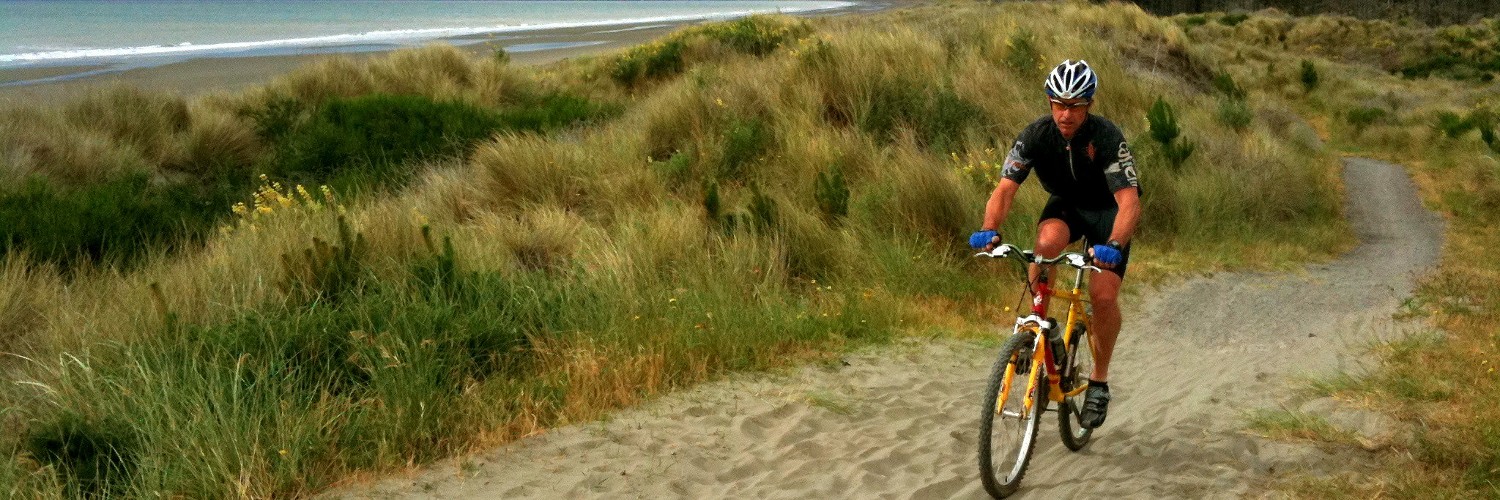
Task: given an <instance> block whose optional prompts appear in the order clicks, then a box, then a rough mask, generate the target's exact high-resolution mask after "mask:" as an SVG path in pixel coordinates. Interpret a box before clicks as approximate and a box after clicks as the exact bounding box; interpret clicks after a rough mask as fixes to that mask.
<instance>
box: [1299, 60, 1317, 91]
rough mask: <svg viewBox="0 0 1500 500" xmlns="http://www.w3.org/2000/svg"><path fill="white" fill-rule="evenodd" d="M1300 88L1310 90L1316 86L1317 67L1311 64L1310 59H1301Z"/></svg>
mask: <svg viewBox="0 0 1500 500" xmlns="http://www.w3.org/2000/svg"><path fill="white" fill-rule="evenodd" d="M1301 78H1302V88H1303V89H1305V90H1306V91H1308V92H1312V90H1313V89H1314V88H1317V86H1318V68H1317V67H1315V66H1313V63H1312V61H1309V60H1307V59H1303V60H1302V76H1301Z"/></svg>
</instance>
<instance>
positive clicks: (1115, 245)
mask: <svg viewBox="0 0 1500 500" xmlns="http://www.w3.org/2000/svg"><path fill="white" fill-rule="evenodd" d="M1104 246H1107V247H1110V248H1113V249H1115V250H1120V251H1124V250H1125V246H1124V245H1121V244H1120V242H1119V240H1109V243H1105V244H1104Z"/></svg>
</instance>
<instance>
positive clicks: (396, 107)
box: [273, 95, 531, 188]
mask: <svg viewBox="0 0 1500 500" xmlns="http://www.w3.org/2000/svg"><path fill="white" fill-rule="evenodd" d="M528 118H531V117H523V118H521V119H520V120H521V121H523V122H526V120H527V119H528ZM502 123H503V122H502V120H501V119H500V118H499V117H497V116H496V115H495V114H494V113H491V112H489V111H486V110H484V109H480V108H476V107H474V106H471V105H468V104H463V103H458V102H437V101H433V100H432V99H429V98H426V97H418V96H390V95H372V96H365V97H355V98H350V99H334V100H332V101H330V102H329V103H327V104H326V105H324V106H323V107H322V108H320V109H318V111H317V112H316V113H315V114H313V116H312V117H311V118H309V119H308V121H307V122H306V123H305V124H304V125H302V126H299V127H297V129H296V131H295V133H293V134H292V135H291V136H290V137H289V138H288V139H287V141H286V142H284V143H283V144H282V146H281V152H280V154H279V155H278V158H277V160H276V164H275V165H273V168H274V170H273V173H275V174H277V175H280V176H283V177H288V178H292V179H294V180H298V181H305V182H309V183H317V182H327V183H328V184H333V185H335V186H336V187H340V188H346V187H348V186H351V185H352V186H360V187H366V186H370V185H383V184H388V183H389V184H398V185H399V184H400V183H404V182H405V181H406V180H407V179H408V178H410V177H411V175H412V172H411V171H409V170H401V169H399V167H400V166H401V165H402V164H403V163H405V162H407V161H413V160H423V159H429V158H433V157H436V156H441V155H451V154H455V153H457V152H459V151H461V150H462V149H463V148H464V147H465V146H467V144H468V143H470V142H472V141H474V140H477V139H481V138H484V137H487V136H489V135H490V134H492V133H493V132H494V131H496V130H498V129H500V128H501V126H502ZM527 123H530V122H527Z"/></svg>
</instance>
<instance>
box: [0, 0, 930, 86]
mask: <svg viewBox="0 0 1500 500" xmlns="http://www.w3.org/2000/svg"><path fill="white" fill-rule="evenodd" d="M903 3H905V4H910V3H915V2H913V1H912V0H876V1H868V2H862V3H860V4H858V5H855V6H852V7H846V8H840V9H829V10H822V11H815V12H808V13H804V14H798V15H799V16H802V17H821V16H833V15H844V14H851V13H860V12H873V11H878V10H883V9H886V8H891V7H893V6H895V5H898V4H903ZM705 22H713V21H712V20H702V21H681V22H652V23H635V24H618V25H610V26H584V27H572V28H558V29H546V30H536V31H526V32H514V33H496V34H492V35H479V36H472V37H460V38H453V39H447V40H439V41H436V42H434V43H451V44H453V45H456V46H459V47H460V48H462V49H464V50H467V51H470V52H472V53H474V54H476V55H483V54H493V53H494V52H495V50H497V49H502V48H503V49H505V50H506V51H507V52H509V53H510V58H511V62H512V64H524V65H536V64H546V63H552V62H556V61H561V60H563V59H568V58H572V57H580V56H590V55H597V54H605V53H610V52H615V51H619V50H623V49H625V48H629V47H632V46H635V45H639V44H642V43H646V42H650V41H652V40H655V39H657V38H660V37H662V36H664V35H667V34H669V33H671V32H673V31H675V30H677V29H680V28H683V27H686V26H692V25H694V24H700V23H705ZM406 47H407V46H353V47H334V48H319V49H312V50H316V52H310V53H304V54H276V55H243V54H242V55H235V56H215V57H199V58H182V59H177V60H163V59H156V60H154V62H153V61H150V60H143V62H141V63H139V64H138V65H137V67H120V68H115V67H110V66H96V65H73V66H35V67H23V68H12V69H0V107H3V106H10V105H17V104H47V103H54V102H62V101H67V100H70V99H72V98H73V97H76V96H78V95H83V94H86V93H88V92H89V91H90V90H92V89H96V88H99V87H108V86H113V85H121V84H123V85H131V86H138V87H142V88H149V89H154V90H165V91H169V92H176V93H180V94H182V95H185V96H196V95H201V94H205V93H209V92H214V91H229V92H234V91H239V90H243V89H246V88H249V87H254V86H257V85H263V84H265V83H267V82H270V81H271V80H273V79H275V78H276V77H277V76H280V75H283V74H286V73H288V72H291V71H292V70H294V69H296V68H298V67H301V66H303V65H306V64H310V63H315V62H317V61H320V60H323V59H327V58H331V57H353V58H367V57H374V56H380V55H384V54H386V53H389V52H391V51H394V50H399V49H402V48H406ZM69 75H75V76H76V77H73V76H69ZM26 82H32V83H26Z"/></svg>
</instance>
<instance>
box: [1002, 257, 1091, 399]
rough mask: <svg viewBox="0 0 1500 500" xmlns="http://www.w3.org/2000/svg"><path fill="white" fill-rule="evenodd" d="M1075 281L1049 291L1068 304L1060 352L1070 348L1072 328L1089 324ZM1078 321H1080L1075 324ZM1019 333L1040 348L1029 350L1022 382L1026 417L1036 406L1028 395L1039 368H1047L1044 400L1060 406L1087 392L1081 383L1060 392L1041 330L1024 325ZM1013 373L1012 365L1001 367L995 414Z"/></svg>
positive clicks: (1014, 371) (1080, 289)
mask: <svg viewBox="0 0 1500 500" xmlns="http://www.w3.org/2000/svg"><path fill="white" fill-rule="evenodd" d="M1078 281H1082V280H1078ZM1078 281H1075V282H1074V283H1073V288H1072V289H1071V290H1069V291H1066V292H1064V291H1060V290H1053V291H1052V296H1053V297H1055V298H1059V299H1062V300H1066V301H1068V320H1067V322H1065V323H1063V324H1064V325H1067V327H1066V329H1065V330H1063V349H1065V350H1072V349H1073V346H1072V345H1071V343H1072V342H1073V341H1074V336H1073V327H1074V325H1077V324H1078V323H1080V322H1081V323H1084V324H1085V325H1089V324H1090V323H1092V321H1093V318H1090V317H1089V316H1088V310H1087V308H1086V306H1085V305H1084V304H1085V303H1086V302H1087V301H1086V300H1085V299H1084V295H1083V290H1082V288H1080V286H1079V285H1080V284H1081V283H1079V282H1078ZM1080 319H1081V320H1082V321H1078V320H1080ZM1089 326H1091V325H1089ZM1022 332H1029V333H1031V334H1032V335H1035V336H1036V342H1035V344H1034V345H1037V346H1042V347H1041V348H1040V349H1032V351H1031V370H1032V371H1031V374H1032V376H1030V377H1027V379H1026V398H1025V400H1024V402H1023V404H1022V408H1023V409H1024V411H1025V412H1026V414H1027V415H1030V414H1031V411H1032V408H1033V407H1034V406H1035V404H1036V401H1034V400H1033V399H1034V398H1033V396H1032V395H1033V394H1035V393H1036V384H1037V382H1038V380H1039V377H1038V376H1037V375H1038V374H1039V373H1041V372H1040V369H1041V368H1042V367H1046V369H1047V388H1048V391H1047V399H1049V400H1051V401H1053V402H1058V403H1061V402H1062V401H1063V399H1064V398H1070V397H1073V396H1077V395H1078V394H1080V393H1082V392H1083V391H1084V390H1085V389H1088V383H1087V382H1085V383H1083V384H1082V385H1080V386H1078V387H1074V388H1073V390H1070V391H1068V392H1066V393H1064V392H1063V391H1062V385H1061V383H1060V382H1061V380H1062V376H1061V375H1060V374H1058V373H1057V365H1056V364H1054V363H1052V356H1051V355H1050V354H1049V350H1050V349H1052V346H1051V345H1050V344H1049V343H1048V342H1047V338H1046V336H1045V335H1043V334H1042V330H1041V328H1040V327H1038V326H1027V327H1025V328H1023V329H1022V330H1020V331H1018V332H1016V333H1018V334H1019V333H1022ZM1015 374H1016V365H1015V363H1011V364H1010V365H1009V366H1007V367H1006V368H1005V378H1004V379H1003V380H1004V381H1005V382H1004V383H1003V384H1002V385H1001V389H1000V397H999V398H998V399H996V400H995V405H996V408H995V411H996V412H997V413H998V412H1000V411H1002V410H1003V408H1004V406H1005V401H1007V400H1008V399H1009V398H1010V389H1011V382H1012V381H1014V380H1015Z"/></svg>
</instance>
